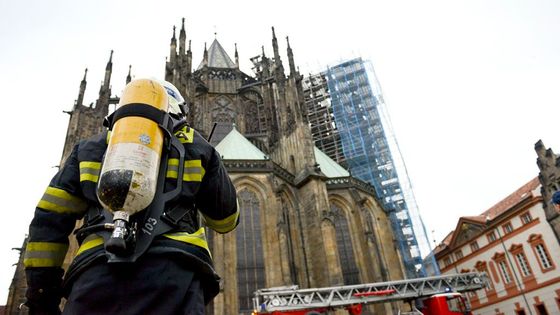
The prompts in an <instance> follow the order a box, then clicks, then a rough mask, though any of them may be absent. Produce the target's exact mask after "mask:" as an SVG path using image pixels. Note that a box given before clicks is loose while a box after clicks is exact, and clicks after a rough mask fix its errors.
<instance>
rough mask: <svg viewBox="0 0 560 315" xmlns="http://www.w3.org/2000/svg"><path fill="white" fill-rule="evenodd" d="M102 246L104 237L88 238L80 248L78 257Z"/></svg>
mask: <svg viewBox="0 0 560 315" xmlns="http://www.w3.org/2000/svg"><path fill="white" fill-rule="evenodd" d="M100 245H103V237H101V236H97V235H95V234H92V235H89V236H88V237H86V239H85V240H84V242H83V243H82V245H80V248H78V251H77V252H76V256H78V255H80V254H81V253H83V252H84V251H86V250H88V249H92V248H94V247H97V246H100Z"/></svg>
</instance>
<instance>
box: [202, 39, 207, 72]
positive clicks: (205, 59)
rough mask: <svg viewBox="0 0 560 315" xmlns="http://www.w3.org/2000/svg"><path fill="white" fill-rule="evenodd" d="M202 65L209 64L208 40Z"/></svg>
mask: <svg viewBox="0 0 560 315" xmlns="http://www.w3.org/2000/svg"><path fill="white" fill-rule="evenodd" d="M202 65H203V66H207V65H208V49H206V42H205V43H204V55H203V58H202Z"/></svg>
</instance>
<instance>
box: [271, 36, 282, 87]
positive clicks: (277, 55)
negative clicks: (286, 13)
mask: <svg viewBox="0 0 560 315" xmlns="http://www.w3.org/2000/svg"><path fill="white" fill-rule="evenodd" d="M272 49H273V50H274V63H275V65H276V69H275V71H276V74H277V75H278V76H282V77H283V76H284V66H283V65H282V60H281V59H280V53H279V52H278V40H277V39H276V33H275V32H274V26H273V27H272Z"/></svg>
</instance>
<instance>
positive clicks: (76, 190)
mask: <svg viewBox="0 0 560 315" xmlns="http://www.w3.org/2000/svg"><path fill="white" fill-rule="evenodd" d="M133 82H134V81H133ZM133 82H131V83H129V84H132V83H133ZM160 83H161V84H162V85H164V86H165V90H167V92H168V93H167V94H168V101H169V116H170V117H171V120H170V121H171V122H172V123H171V124H169V125H170V126H171V129H172V133H169V134H170V135H174V137H175V138H176V139H177V140H179V142H180V145H181V146H182V147H183V148H184V153H183V155H184V163H183V171H182V172H178V171H177V170H178V169H179V167H180V165H179V164H178V161H179V160H181V159H179V156H178V153H177V152H175V151H173V150H170V153H169V156H168V159H167V161H161V163H167V172H166V173H165V179H164V181H165V185H164V186H165V191H169V190H172V189H173V188H175V187H176V186H177V185H178V184H177V180H179V181H181V179H178V175H177V174H182V175H183V176H182V182H180V184H182V187H181V189H180V192H179V195H178V197H176V198H174V199H172V200H170V201H169V202H167V203H165V209H164V210H163V214H162V218H163V217H164V216H167V218H170V219H169V220H166V222H167V223H166V224H167V225H168V226H170V227H171V228H172V229H171V230H168V231H165V233H164V234H162V235H154V236H153V240H150V242H149V246H148V247H147V249H146V250H145V252H144V253H142V254H141V255H139V257H136V258H135V259H134V260H135V261H134V262H117V263H111V257H113V258H114V257H119V256H115V255H114V254H113V256H111V253H109V252H108V250H107V249H106V246H104V243H107V238H106V237H105V236H104V235H105V234H107V233H106V232H107V231H105V230H104V228H106V227H107V224H109V225H110V220H108V219H107V218H108V217H111V216H108V215H107V213H108V212H107V210H106V209H104V208H102V205H101V204H100V202H99V199H98V197H97V195H96V189H97V184H98V183H97V182H98V180H99V175H100V174H99V173H100V171H101V169H102V162H103V158H104V154H105V152H106V150H107V146H108V143H109V139H110V130H107V131H105V132H103V133H102V134H99V135H97V136H94V137H92V138H90V139H88V140H85V141H80V142H79V143H78V144H77V145H76V146H75V147H74V148H73V150H72V153H71V154H70V156H69V157H68V158H67V160H66V161H65V163H64V165H63V166H62V167H61V168H60V170H59V172H58V173H57V174H56V175H55V176H54V177H53V179H52V180H51V182H50V184H49V186H48V187H47V189H46V191H45V193H44V195H43V197H42V198H41V200H40V201H39V203H38V205H37V208H36V209H35V214H34V217H33V220H32V221H31V224H30V226H29V238H28V243H27V247H26V251H25V257H24V265H25V272H26V276H27V285H28V289H27V293H26V297H27V301H26V303H25V305H26V306H27V307H28V309H29V313H30V314H31V315H38V314H49V315H50V314H60V309H59V305H60V301H61V298H62V297H66V303H65V306H64V310H63V314H204V306H205V305H206V304H208V303H209V302H210V301H211V300H212V298H213V297H214V296H215V295H217V294H218V292H219V276H218V275H217V274H216V272H215V271H214V269H213V265H212V259H211V256H210V252H209V249H208V244H207V242H206V237H205V229H204V227H202V226H201V225H202V224H204V225H205V226H208V227H210V228H212V229H213V230H215V231H216V232H219V233H227V232H230V231H232V230H233V229H234V228H235V227H236V226H237V224H238V222H239V212H238V209H237V199H236V192H235V188H234V186H233V184H232V182H231V180H230V178H229V176H228V174H227V172H226V169H225V168H224V166H223V164H222V162H221V159H220V156H219V154H218V153H217V151H216V150H215V149H214V148H213V147H212V146H211V145H210V144H209V143H208V142H207V141H206V139H204V138H203V137H202V136H201V135H200V134H199V133H198V132H197V131H195V130H194V129H193V128H191V127H190V126H189V125H188V124H187V123H186V122H185V121H186V118H185V115H186V110H185V109H186V103H185V102H184V99H183V97H182V96H181V94H180V93H179V92H178V90H177V89H176V88H175V87H174V86H173V85H172V84H170V83H169V82H163V81H160ZM121 101H122V99H121ZM108 126H109V127H111V122H109V124H108ZM160 176H161V174H160ZM156 197H157V196H156ZM144 211H147V210H144ZM141 213H142V212H140V213H139V214H141ZM135 217H136V218H135ZM135 217H134V216H133V217H132V218H131V226H132V227H133V228H135V229H137V230H140V229H142V228H149V227H153V226H154V223H158V222H160V221H161V220H160V221H157V219H158V218H156V219H155V220H156V222H153V221H149V222H147V221H146V217H148V216H146V215H136V216H135ZM79 219H83V225H82V227H81V228H80V229H77V230H76V231H75V232H74V233H75V234H76V238H77V241H78V244H79V249H78V251H77V253H76V256H75V257H74V259H73V261H72V263H71V264H70V267H69V268H68V271H67V272H66V274H65V275H64V280H63V269H62V263H63V261H64V257H65V255H66V252H67V249H68V244H69V236H70V234H71V233H72V231H73V229H74V227H75V224H76V221H77V220H79ZM150 219H154V218H152V217H149V218H148V220H150ZM150 231H151V230H150ZM137 247H138V245H137ZM133 248H134V247H133ZM120 254H122V253H120ZM117 261H118V259H117Z"/></svg>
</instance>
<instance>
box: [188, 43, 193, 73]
mask: <svg viewBox="0 0 560 315" xmlns="http://www.w3.org/2000/svg"><path fill="white" fill-rule="evenodd" d="M191 71H192V52H191V40H190V39H189V50H187V73H191Z"/></svg>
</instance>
